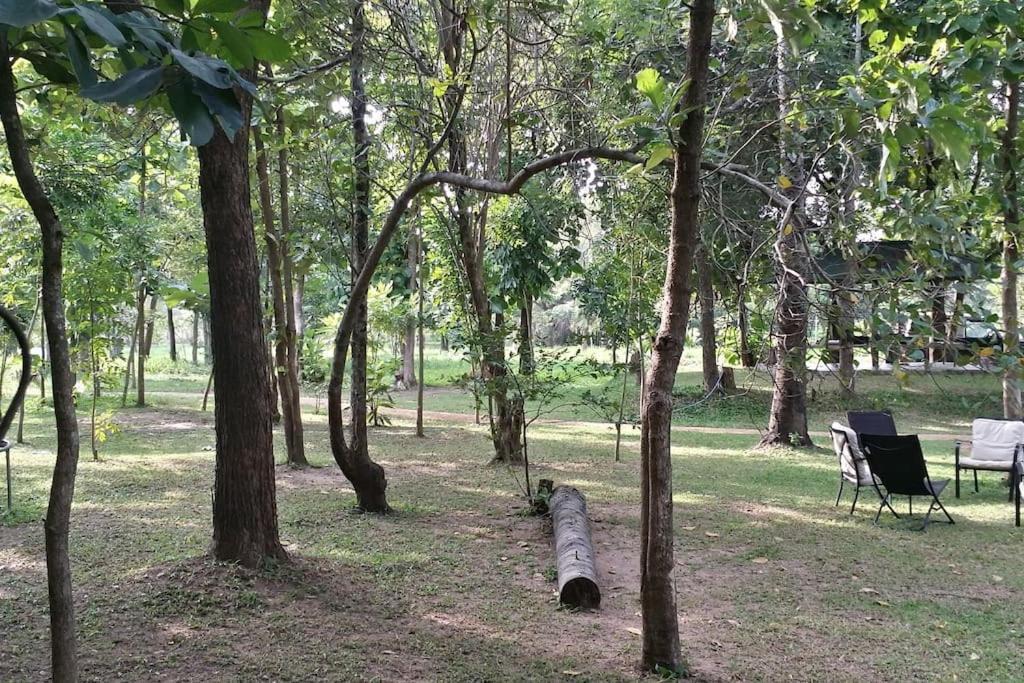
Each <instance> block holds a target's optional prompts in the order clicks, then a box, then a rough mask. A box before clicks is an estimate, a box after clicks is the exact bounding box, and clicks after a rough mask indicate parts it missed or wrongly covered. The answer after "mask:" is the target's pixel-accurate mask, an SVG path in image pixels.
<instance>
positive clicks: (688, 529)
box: [683, 526, 697, 531]
mask: <svg viewBox="0 0 1024 683" xmlns="http://www.w3.org/2000/svg"><path fill="white" fill-rule="evenodd" d="M696 529H697V527H695V526H684V527H683V531H694V530H696Z"/></svg>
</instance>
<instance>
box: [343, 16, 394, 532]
mask: <svg viewBox="0 0 1024 683" xmlns="http://www.w3.org/2000/svg"><path fill="white" fill-rule="evenodd" d="M351 37H352V38H351V39H352V42H351V48H350V56H349V77H350V78H351V85H352V134H353V141H354V142H355V155H354V159H353V166H354V168H355V179H354V183H353V190H354V192H353V195H354V196H353V207H354V212H353V217H352V252H353V253H352V257H353V258H352V273H353V282H355V280H356V279H357V275H361V274H362V271H363V268H364V265H367V264H365V256H366V251H367V241H368V233H369V222H370V158H369V154H370V136H369V132H368V131H367V129H366V89H365V87H364V83H363V59H364V57H365V51H366V16H365V6H364V3H363V0H355V2H354V3H353V5H352V28H351ZM352 296H353V297H354V298H350V300H349V304H348V307H347V308H346V315H345V316H344V317H343V318H342V322H341V324H340V325H339V326H338V334H337V336H336V337H335V340H334V359H333V362H332V364H331V380H330V383H329V384H328V385H327V420H328V424H329V431H330V437H331V453H332V455H333V456H334V460H335V462H337V463H338V467H340V468H341V471H342V473H343V474H344V475H345V478H346V479H348V480H349V481H350V482H351V483H352V488H353V489H355V492H356V504H357V506H358V507H359V509H361V510H364V511H366V512H377V513H386V512H389V511H390V510H391V507H390V506H389V505H388V501H387V486H388V482H387V478H386V477H385V476H384V468H383V467H381V466H380V465H378V464H377V463H375V462H374V461H373V460H372V459H371V458H370V452H369V448H368V444H367V441H366V291H365V289H364V290H363V291H361V292H360V291H356V288H355V287H353V294H352ZM349 329H351V346H352V392H351V397H352V399H351V412H352V432H351V436H352V443H351V444H348V443H346V442H345V430H344V415H343V412H342V404H341V390H342V382H343V381H344V379H345V357H346V355H347V353H348V346H349V339H348V337H347V334H348V332H349Z"/></svg>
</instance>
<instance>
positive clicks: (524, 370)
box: [519, 295, 534, 375]
mask: <svg viewBox="0 0 1024 683" xmlns="http://www.w3.org/2000/svg"><path fill="white" fill-rule="evenodd" d="M533 368H534V360H533V298H532V297H530V296H529V295H526V297H525V301H524V303H523V305H522V306H521V307H520V309H519V374H521V375H532V374H533Z"/></svg>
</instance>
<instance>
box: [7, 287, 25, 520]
mask: <svg viewBox="0 0 1024 683" xmlns="http://www.w3.org/2000/svg"><path fill="white" fill-rule="evenodd" d="M0 320H3V322H4V324H5V325H7V327H8V328H10V330H11V332H12V333H13V334H14V338H15V339H16V340H17V342H18V348H19V349H20V351H21V380H20V381H19V382H18V389H17V390H16V391H15V392H14V397H13V398H11V403H10V405H8V406H7V410H5V411H4V413H3V417H0V452H2V453H3V454H4V460H5V464H6V466H7V467H6V471H7V508H6V510H5V512H10V511H11V507H12V505H13V504H14V501H13V495H12V491H11V444H10V442H9V441H8V440H7V439H6V437H7V430H8V429H10V427H11V423H13V422H14V416H15V414H16V413H17V412H18V409H19V408H21V404H22V402H23V401H24V400H25V392H26V391H28V383H29V382H30V381H32V353H31V351H30V350H29V346H28V337H26V336H25V331H24V330H23V329H22V328H21V323H20V322H18V319H17V318H16V317H15V316H14V314H13V313H11V312H10V311H8V310H7V309H6V308H4V307H3V306H0Z"/></svg>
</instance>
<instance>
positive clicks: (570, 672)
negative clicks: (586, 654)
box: [562, 669, 583, 676]
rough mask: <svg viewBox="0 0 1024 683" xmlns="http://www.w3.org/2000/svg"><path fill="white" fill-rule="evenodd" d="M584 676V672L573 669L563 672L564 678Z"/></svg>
mask: <svg viewBox="0 0 1024 683" xmlns="http://www.w3.org/2000/svg"><path fill="white" fill-rule="evenodd" d="M582 674H583V672H582V671H573V670H572V669H566V670H565V671H563V672H562V675H563V676H580V675H582Z"/></svg>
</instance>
